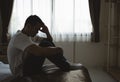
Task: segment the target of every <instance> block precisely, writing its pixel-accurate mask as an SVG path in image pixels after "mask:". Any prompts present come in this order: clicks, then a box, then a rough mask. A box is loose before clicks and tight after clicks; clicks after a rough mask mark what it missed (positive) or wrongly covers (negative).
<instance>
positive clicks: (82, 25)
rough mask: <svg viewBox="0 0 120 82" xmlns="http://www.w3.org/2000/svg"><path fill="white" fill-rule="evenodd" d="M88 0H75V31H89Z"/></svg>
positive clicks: (90, 27)
mask: <svg viewBox="0 0 120 82" xmlns="http://www.w3.org/2000/svg"><path fill="white" fill-rule="evenodd" d="M91 32H92V24H91V19H90V13H89V5H88V0H75V33H78V34H79V33H91Z"/></svg>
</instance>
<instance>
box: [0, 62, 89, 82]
mask: <svg viewBox="0 0 120 82" xmlns="http://www.w3.org/2000/svg"><path fill="white" fill-rule="evenodd" d="M43 69H44V70H43V71H42V72H41V74H39V75H34V76H30V77H29V80H28V77H27V79H26V77H23V78H15V77H13V76H12V74H11V72H10V69H9V65H8V64H4V63H2V62H0V82H91V78H90V76H89V72H88V71H87V70H86V69H83V68H81V67H80V66H78V65H77V64H76V67H75V69H74V70H71V71H69V72H63V71H61V70H60V69H59V68H57V67H56V66H55V65H51V64H48V65H44V66H43Z"/></svg>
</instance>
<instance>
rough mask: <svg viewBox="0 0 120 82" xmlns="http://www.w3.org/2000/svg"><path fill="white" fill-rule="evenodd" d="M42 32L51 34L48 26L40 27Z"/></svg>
mask: <svg viewBox="0 0 120 82" xmlns="http://www.w3.org/2000/svg"><path fill="white" fill-rule="evenodd" d="M40 31H41V32H43V33H48V32H49V30H48V28H47V26H46V25H44V26H42V27H40Z"/></svg>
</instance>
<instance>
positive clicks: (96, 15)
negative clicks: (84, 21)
mask: <svg viewBox="0 0 120 82" xmlns="http://www.w3.org/2000/svg"><path fill="white" fill-rule="evenodd" d="M100 5H101V0H89V8H90V16H91V21H92V25H93V33H92V41H93V42H99V41H100V32H99V20H100Z"/></svg>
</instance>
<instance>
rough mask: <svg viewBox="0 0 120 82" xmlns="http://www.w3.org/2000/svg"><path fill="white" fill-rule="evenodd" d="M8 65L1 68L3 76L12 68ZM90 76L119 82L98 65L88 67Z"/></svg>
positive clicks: (95, 81)
mask: <svg viewBox="0 0 120 82" xmlns="http://www.w3.org/2000/svg"><path fill="white" fill-rule="evenodd" d="M0 64H1V65H2V63H1V62H0ZM7 67H8V65H5V66H4V70H0V75H1V74H2V73H4V74H5V75H4V76H3V75H2V77H6V75H7V72H10V70H8V69H7ZM87 68H88V71H89V74H90V77H91V79H92V82H117V81H116V80H114V79H113V78H112V77H111V76H110V75H109V74H108V73H107V72H105V71H104V70H103V69H102V68H98V67H96V68H95V67H94V68H90V67H87Z"/></svg>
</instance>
